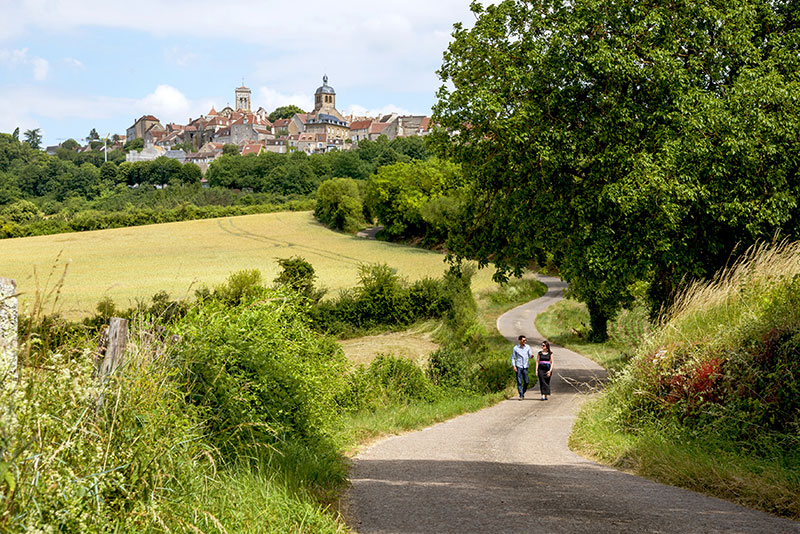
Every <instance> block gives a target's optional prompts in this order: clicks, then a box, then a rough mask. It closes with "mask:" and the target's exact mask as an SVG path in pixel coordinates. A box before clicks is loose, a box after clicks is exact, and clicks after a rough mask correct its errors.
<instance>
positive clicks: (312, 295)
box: [274, 256, 325, 302]
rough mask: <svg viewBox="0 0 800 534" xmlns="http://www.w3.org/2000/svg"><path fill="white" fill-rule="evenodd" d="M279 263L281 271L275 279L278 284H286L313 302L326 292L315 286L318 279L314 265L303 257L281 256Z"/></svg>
mask: <svg viewBox="0 0 800 534" xmlns="http://www.w3.org/2000/svg"><path fill="white" fill-rule="evenodd" d="M278 265H280V266H281V273H280V274H279V275H278V276H277V277H276V278H275V280H274V281H275V283H276V284H277V285H285V286H287V287H289V288H291V289H292V290H293V291H296V292H297V293H299V294H300V295H302V296H303V297H305V298H307V299H309V300H310V301H312V302H318V301H319V299H321V298H322V296H323V295H324V294H325V290H324V289H317V288H315V287H314V283H315V282H316V279H317V276H316V274H314V267H313V266H312V265H311V264H310V263H308V262H307V261H306V260H304V259H303V258H301V257H299V256H297V257H292V258H281V259H279V260H278Z"/></svg>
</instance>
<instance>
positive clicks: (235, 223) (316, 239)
mask: <svg viewBox="0 0 800 534" xmlns="http://www.w3.org/2000/svg"><path fill="white" fill-rule="evenodd" d="M291 256H301V257H303V258H305V259H306V260H307V261H309V262H310V263H311V264H312V265H313V266H314V269H315V271H316V273H317V276H318V284H319V285H322V286H324V287H326V288H327V289H328V290H329V294H330V293H334V294H335V292H336V291H337V290H339V289H342V288H347V287H352V286H353V285H355V284H356V283H357V281H358V266H359V265H360V264H361V263H374V262H380V263H386V264H388V265H389V266H391V267H393V268H395V269H397V272H398V273H399V274H400V275H401V276H403V277H405V278H407V279H408V280H416V279H419V278H422V277H424V276H439V275H440V274H441V273H442V272H444V270H445V269H446V268H447V265H446V263H444V256H443V255H441V254H439V253H436V252H433V251H429V250H422V249H417V248H411V247H407V246H403V245H398V244H393V243H386V242H382V241H370V240H366V239H362V238H357V237H354V236H350V235H346V234H340V233H337V232H333V231H331V230H329V229H327V228H326V227H324V226H323V225H321V224H319V223H318V222H317V221H316V220H315V219H314V216H313V215H312V213H311V212H281V213H268V214H258V215H244V216H240V217H226V218H220V219H205V220H199V221H185V222H178V223H168V224H158V225H150V226H138V227H131V228H118V229H113V230H99V231H94V232H80V233H70V234H57V235H49V236H37V237H26V238H19V239H4V240H0V276H1V277H6V278H13V279H16V280H17V285H18V289H19V292H20V293H21V295H20V298H21V302H22V306H21V308H22V309H23V310H25V309H26V307H29V306H30V305H31V304H32V301H33V300H34V295H35V294H36V292H37V289H38V291H39V292H40V293H44V292H46V291H48V290H49V289H52V288H55V287H56V286H58V281H59V280H60V279H61V277H62V275H64V272H65V269H66V274H65V276H64V279H63V286H62V287H61V289H60V293H59V294H58V300H57V302H55V305H54V304H53V303H54V301H55V298H50V300H49V302H48V304H47V306H45V310H46V311H48V312H51V311H58V312H60V313H62V314H63V315H64V316H66V317H69V318H80V317H84V316H87V315H91V314H93V313H94V311H95V308H96V306H97V302H98V301H99V300H100V299H101V298H103V297H105V296H108V297H111V298H112V299H113V300H114V302H115V303H116V304H117V307H118V308H126V307H128V306H132V305H133V304H135V302H136V300H137V299H146V300H149V299H150V297H152V295H154V294H155V293H157V292H159V291H161V290H166V291H167V292H169V293H170V295H171V296H172V297H185V296H191V295H193V293H194V290H195V289H196V288H198V287H199V286H201V285H203V284H206V285H209V286H213V285H214V284H218V283H220V282H222V281H224V280H225V279H226V278H227V277H228V275H229V274H230V273H231V272H234V271H238V270H242V269H258V270H260V271H261V273H262V274H263V276H264V280H265V281H266V282H268V283H270V282H271V281H272V280H273V279H274V278H275V276H277V274H278V272H279V266H278V264H277V262H276V260H277V259H279V258H288V257H291ZM491 274H492V273H491V271H490V270H489V269H483V270H481V271H480V272H479V273H478V275H477V276H476V277H475V279H474V281H473V290H475V291H480V290H483V289H486V288H489V287H493V286H494V283H493V282H492V281H491ZM54 296H55V294H54Z"/></svg>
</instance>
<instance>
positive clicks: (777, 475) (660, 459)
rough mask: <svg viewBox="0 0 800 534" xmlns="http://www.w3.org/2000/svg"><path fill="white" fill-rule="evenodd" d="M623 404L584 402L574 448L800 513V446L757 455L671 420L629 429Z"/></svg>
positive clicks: (707, 490)
mask: <svg viewBox="0 0 800 534" xmlns="http://www.w3.org/2000/svg"><path fill="white" fill-rule="evenodd" d="M617 411H618V405H617V404H616V403H615V402H614V401H609V399H608V397H601V398H599V399H597V400H595V401H590V402H589V403H587V404H586V405H584V407H583V409H582V410H581V413H580V415H579V416H578V419H577V422H576V423H575V426H574V427H573V431H572V435H571V436H570V439H569V446H570V448H571V449H572V450H573V451H574V452H576V453H578V454H580V455H582V456H584V457H586V458H590V459H592V460H595V461H597V462H600V463H602V464H605V465H609V466H611V467H615V468H617V469H621V470H623V471H627V472H629V473H632V474H635V475H638V476H642V477H645V478H649V479H652V480H656V481H658V482H661V483H664V484H669V485H672V486H678V487H682V488H686V489H690V490H693V491H697V492H699V493H704V494H707V495H713V496H715V497H720V498H722V499H726V500H728V501H732V502H735V503H738V504H741V505H743V506H748V507H750V508H755V509H758V510H763V511H765V512H769V513H773V514H777V515H781V516H785V517H790V518H792V519H798V518H800V498H799V497H800V452H799V451H798V450H797V449H795V450H794V451H791V450H789V451H786V450H780V449H776V448H774V447H772V446H769V445H768V446H767V447H765V448H764V449H763V450H762V451H761V454H759V455H755V454H753V453H752V452H750V451H747V450H743V449H742V448H741V447H740V446H738V445H737V444H736V443H731V442H730V441H727V440H725V439H722V438H719V437H717V436H714V435H713V434H709V433H705V432H698V431H693V430H692V429H687V428H684V427H680V426H678V425H675V424H671V423H664V422H661V423H657V422H651V423H650V424H647V425H642V426H639V427H637V428H636V429H635V430H634V429H630V428H628V429H626V428H624V427H621V426H620V425H619V424H618V423H617V422H616V414H617Z"/></svg>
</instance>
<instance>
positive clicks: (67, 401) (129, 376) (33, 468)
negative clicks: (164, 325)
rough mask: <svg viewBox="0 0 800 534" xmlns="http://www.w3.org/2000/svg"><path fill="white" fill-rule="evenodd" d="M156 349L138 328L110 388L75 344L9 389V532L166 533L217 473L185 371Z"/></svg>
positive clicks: (4, 466)
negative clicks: (177, 504)
mask: <svg viewBox="0 0 800 534" xmlns="http://www.w3.org/2000/svg"><path fill="white" fill-rule="evenodd" d="M152 340H153V338H152V336H150V335H147V334H146V331H145V330H144V329H142V328H140V326H139V325H134V327H133V329H132V330H131V335H130V337H129V341H128V348H127V350H126V355H125V362H126V363H125V365H124V366H123V367H121V368H120V369H119V370H118V371H117V372H116V373H115V374H114V375H112V376H111V377H110V378H109V379H108V381H107V382H106V383H105V385H104V386H103V387H102V388H98V385H97V384H96V383H95V381H94V379H93V377H92V372H93V365H92V362H93V358H92V353H91V348H89V347H87V346H86V345H85V344H73V345H62V346H61V347H60V350H59V351H57V352H46V353H43V354H40V356H41V360H40V362H39V364H40V365H39V366H37V367H35V368H34V367H29V366H27V365H26V366H22V367H21V371H20V372H21V376H20V384H19V387H18V388H17V389H16V390H14V389H13V388H8V387H6V388H3V389H0V406H2V410H3V414H2V417H0V471H2V475H3V476H2V480H1V481H0V531H2V532H9V533H15V532H48V531H53V532H87V533H100V532H111V531H119V532H137V531H138V532H142V531H148V530H149V529H150V528H154V527H155V528H156V529H159V528H160V527H159V526H158V525H159V524H163V523H160V522H161V521H162V520H161V519H160V517H161V516H162V514H164V511H165V509H168V508H169V507H170V505H171V503H172V502H173V501H174V500H175V499H176V498H179V497H180V496H183V495H186V494H188V493H191V491H192V488H193V487H195V485H196V484H197V483H199V482H200V481H202V480H203V479H205V478H206V477H209V476H211V475H212V474H213V471H214V469H213V460H212V451H211V449H210V447H208V446H207V445H206V444H205V443H204V442H203V440H202V427H201V426H200V425H199V417H198V415H199V412H198V410H196V409H195V408H193V407H192V406H187V405H186V404H185V403H184V397H185V390H184V389H183V387H182V382H181V379H180V376H181V375H180V372H179V371H177V369H179V368H180V366H179V365H178V363H177V362H176V361H175V360H174V359H173V358H172V353H171V352H170V351H169V350H157V348H156V347H155V346H154V345H153V344H152ZM99 392H102V393H103V395H104V402H103V404H102V407H101V408H99V409H96V408H95V407H96V406H97V398H98V397H97V396H98V393H99ZM167 520H168V521H169V519H167Z"/></svg>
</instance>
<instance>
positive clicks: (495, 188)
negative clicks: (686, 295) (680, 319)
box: [434, 0, 800, 340]
mask: <svg viewBox="0 0 800 534" xmlns="http://www.w3.org/2000/svg"><path fill="white" fill-rule="evenodd" d="M797 6H798V4H797V3H796V2H791V1H789V0H727V1H725V2H720V1H717V0H691V1H690V0H671V1H663V0H649V1H644V2H643V1H641V0H618V1H614V2H611V1H609V0H571V1H567V0H537V1H532V2H528V1H522V0H506V1H503V2H501V3H499V4H497V5H495V6H490V7H486V8H484V7H482V6H481V5H480V4H478V3H473V4H472V6H471V7H472V10H473V12H474V13H475V15H476V22H475V25H474V27H472V28H470V29H468V28H465V27H463V26H461V25H456V26H455V29H454V33H453V40H452V43H451V44H450V46H449V48H448V50H447V51H446V52H445V54H444V61H443V66H442V68H441V70H440V72H439V75H440V77H441V79H442V80H443V81H444V82H446V83H445V84H444V85H443V86H442V88H441V89H440V90H439V93H438V97H439V102H438V104H437V105H436V106H435V109H434V120H435V121H436V122H438V123H439V124H441V125H443V126H444V127H445V128H447V129H448V130H449V132H448V133H444V132H439V133H438V134H437V137H436V140H437V141H438V142H437V143H436V145H437V146H438V149H439V150H440V152H442V153H444V154H446V155H448V156H450V157H452V158H454V159H455V160H456V161H458V162H460V163H462V164H463V170H464V173H465V176H466V179H467V181H468V184H469V185H468V187H467V191H466V198H467V199H468V201H467V202H465V204H464V209H463V210H462V213H461V216H462V219H463V220H462V223H461V224H460V225H458V226H457V227H456V228H457V231H456V232H454V233H452V234H451V238H450V240H449V247H450V249H451V250H452V251H453V252H454V253H455V254H456V256H459V257H473V258H477V259H478V260H479V261H480V262H482V263H484V264H486V263H488V262H490V261H492V262H494V264H495V266H496V268H497V276H498V277H499V278H503V277H505V276H507V275H509V274H519V273H521V272H522V270H523V269H524V268H526V267H527V266H528V265H529V264H530V263H531V262H532V260H534V259H537V258H540V257H542V255H543V254H544V253H545V252H548V253H550V254H552V256H553V257H554V258H555V260H556V261H557V262H558V263H559V265H560V268H561V273H562V276H563V277H564V278H565V279H566V280H568V281H569V283H570V287H571V289H572V291H573V292H574V294H575V295H576V296H577V297H578V298H580V299H581V300H583V301H585V302H586V303H587V305H588V307H589V311H590V313H591V317H592V336H593V338H594V339H596V340H601V339H604V338H605V337H606V319H607V318H608V317H610V316H611V315H613V314H614V313H615V312H616V311H617V309H618V308H619V307H620V306H621V305H623V304H625V303H626V301H628V300H629V299H630V298H631V297H632V288H633V287H638V286H640V285H641V284H640V282H645V283H646V284H647V286H648V287H649V295H650V298H651V303H652V305H653V307H654V309H657V308H658V307H659V306H660V305H662V304H663V303H665V302H668V301H669V299H670V298H671V297H672V295H674V292H675V291H676V289H677V288H678V286H679V284H680V283H681V281H682V280H685V279H687V278H696V277H704V276H709V275H710V274H712V273H713V272H714V271H715V270H716V269H717V268H718V267H719V266H721V265H722V264H724V263H725V261H726V260H728V259H729V256H730V255H731V254H732V253H734V254H735V251H736V250H742V248H743V247H744V246H746V245H748V244H750V243H752V242H754V241H755V240H758V239H763V238H770V237H772V236H773V235H774V233H775V232H776V231H780V232H783V233H784V234H790V235H797V228H798V205H797V202H798V200H797V199H798V194H800V188H799V187H798V176H797V170H798V164H800V143H799V142H798V140H799V139H798V133H797V132H798V131H800V84H799V83H798V73H799V72H800V68H798V67H800V61H798V60H799V58H800V54H798V50H800V46H799V44H798V43H800V39H798V7H797ZM737 247H738V248H737ZM637 283H638V284H637Z"/></svg>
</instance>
